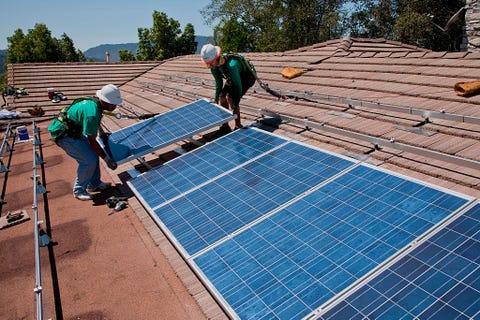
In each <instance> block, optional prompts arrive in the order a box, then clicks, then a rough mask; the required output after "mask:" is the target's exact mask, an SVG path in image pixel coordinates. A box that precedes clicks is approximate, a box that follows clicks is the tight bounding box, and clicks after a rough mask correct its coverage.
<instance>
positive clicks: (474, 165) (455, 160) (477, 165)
mask: <svg viewBox="0 0 480 320" xmlns="http://www.w3.org/2000/svg"><path fill="white" fill-rule="evenodd" d="M248 109H251V110H254V111H256V112H258V113H259V114H260V115H261V116H269V117H273V118H275V119H280V120H282V121H288V122H293V123H297V124H300V125H302V126H305V128H307V129H309V128H315V129H318V130H322V131H327V132H330V133H334V134H339V135H342V136H346V137H350V138H355V139H359V140H363V141H367V142H370V143H372V144H373V145H374V146H375V148H378V146H384V147H388V148H393V149H396V150H400V151H405V152H411V153H414V154H418V155H422V156H425V157H428V158H432V159H436V160H440V161H444V162H447V163H451V164H454V165H458V166H463V167H468V168H471V169H475V170H478V171H479V172H480V162H478V161H475V160H470V159H465V158H460V157H457V156H452V155H449V154H445V153H441V152H437V151H433V150H427V149H424V148H419V147H415V146H410V145H407V144H403V143H399V142H396V141H395V140H394V139H393V138H392V139H390V140H387V139H382V138H377V137H372V136H369V135H366V134H361V133H357V132H353V131H349V130H345V129H340V128H335V127H332V126H329V125H326V124H324V123H317V122H312V121H309V120H306V119H298V118H294V117H289V116H285V115H281V114H278V113H276V112H272V111H269V110H266V109H254V108H248Z"/></svg>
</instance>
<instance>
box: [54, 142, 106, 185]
mask: <svg viewBox="0 0 480 320" xmlns="http://www.w3.org/2000/svg"><path fill="white" fill-rule="evenodd" d="M57 145H58V146H59V147H60V148H62V149H63V150H64V151H65V152H66V153H67V155H69V156H70V157H72V158H73V159H75V160H76V161H77V163H78V168H77V178H76V179H75V183H74V185H73V193H74V194H78V193H82V192H85V191H86V190H87V188H94V187H97V186H98V185H99V184H100V183H101V180H100V161H99V157H98V155H97V154H96V153H95V151H93V149H92V148H91V147H90V144H89V143H88V140H87V138H85V137H84V138H82V139H73V138H70V137H64V138H62V139H60V140H58V141H57Z"/></svg>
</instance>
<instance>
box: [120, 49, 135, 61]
mask: <svg viewBox="0 0 480 320" xmlns="http://www.w3.org/2000/svg"><path fill="white" fill-rule="evenodd" d="M118 57H119V59H120V61H121V62H122V61H135V60H136V59H135V56H134V55H133V53H132V52H131V51H129V50H126V49H123V50H118Z"/></svg>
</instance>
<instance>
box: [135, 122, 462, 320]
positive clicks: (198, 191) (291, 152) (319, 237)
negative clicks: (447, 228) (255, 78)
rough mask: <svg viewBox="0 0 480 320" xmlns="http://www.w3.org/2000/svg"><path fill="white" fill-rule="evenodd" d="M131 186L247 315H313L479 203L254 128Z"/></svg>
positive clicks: (212, 283) (235, 310)
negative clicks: (471, 203) (456, 214)
mask: <svg viewBox="0 0 480 320" xmlns="http://www.w3.org/2000/svg"><path fill="white" fill-rule="evenodd" d="M165 184H168V186H164V185H165ZM129 185H130V186H131V187H132V188H133V190H134V192H135V194H136V195H137V196H138V197H139V199H140V200H141V202H142V203H143V204H144V205H145V207H146V208H147V209H148V210H149V212H150V214H151V215H152V217H153V218H154V219H155V220H156V221H157V223H158V224H159V225H160V226H161V227H162V229H163V230H164V231H165V233H166V234H167V235H168V236H169V237H170V238H171V240H172V242H173V243H174V244H175V245H176V246H177V248H178V249H179V250H180V252H182V254H183V255H184V257H185V258H186V259H187V261H189V263H190V264H191V265H192V267H193V268H194V269H195V270H196V271H197V273H199V274H200V275H201V277H202V279H203V280H204V281H205V283H206V284H207V286H208V287H209V288H210V289H211V291H212V292H214V294H215V295H217V297H218V299H219V301H223V303H224V304H225V308H226V309H227V310H229V312H230V313H231V315H232V317H235V318H237V317H238V318H241V319H300V318H302V317H305V316H309V315H312V314H315V312H316V311H317V309H318V308H319V307H321V306H322V305H323V304H324V303H326V302H327V301H330V300H331V299H333V298H334V297H335V296H336V295H338V294H339V293H341V292H342V291H344V290H346V289H347V288H349V286H351V285H352V284H354V283H355V282H356V281H358V280H359V279H361V278H362V277H364V276H365V275H366V274H368V273H370V272H371V271H372V270H373V269H375V268H377V267H379V266H381V265H382V264H384V263H385V261H389V259H390V258H392V257H394V256H396V255H398V252H401V251H402V250H403V249H404V248H406V247H408V246H409V245H410V244H411V243H412V242H414V241H415V239H418V237H420V236H422V235H424V234H425V233H426V232H427V231H429V230H431V229H433V228H434V227H435V226H436V225H437V224H438V223H441V222H442V221H444V219H446V218H447V217H449V216H450V215H451V214H452V213H454V212H456V211H458V210H459V209H460V208H462V207H464V206H465V205H466V204H467V202H468V201H470V200H471V199H470V198H468V197H466V196H462V195H457V194H452V193H449V192H447V191H445V190H440V189H439V188H435V187H433V186H427V185H424V184H421V183H418V182H415V181H411V180H408V179H405V178H403V177H400V176H397V175H393V174H390V173H388V172H386V171H382V170H378V169H376V168H373V167H370V166H367V165H362V164H358V163H355V162H353V161H350V160H347V159H345V158H343V157H340V156H335V155H332V154H330V153H327V152H323V151H321V150H318V149H314V148H310V147H307V146H305V145H303V144H299V143H296V142H293V141H288V140H285V139H282V138H278V137H276V136H275V135H272V134H270V133H266V132H262V131H260V130H257V129H253V128H246V129H243V130H237V131H235V132H233V133H231V134H229V135H227V136H225V137H222V138H221V139H218V140H216V141H215V142H214V143H210V144H207V145H205V146H203V147H201V148H199V149H197V150H195V151H193V152H192V153H190V154H186V155H184V156H181V157H179V158H177V159H175V160H172V161H171V162H169V163H167V164H166V165H164V166H162V167H158V168H156V169H154V171H153V173H151V174H148V173H147V174H145V175H143V176H140V177H139V178H138V179H137V178H136V179H133V180H132V181H130V182H129Z"/></svg>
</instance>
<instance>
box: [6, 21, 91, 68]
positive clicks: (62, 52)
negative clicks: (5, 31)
mask: <svg viewBox="0 0 480 320" xmlns="http://www.w3.org/2000/svg"><path fill="white" fill-rule="evenodd" d="M7 41H8V43H9V46H8V49H7V63H23V62H65V61H68V62H75V61H83V60H85V57H84V56H83V53H82V52H81V51H80V50H76V49H75V47H74V46H73V41H72V39H70V38H69V37H68V36H67V35H66V34H65V33H64V34H62V37H61V39H60V40H58V39H56V38H53V37H52V35H51V32H50V30H48V28H47V26H46V25H45V24H42V23H37V24H35V27H34V28H33V29H30V30H28V33H27V34H26V35H25V34H24V33H23V31H22V29H17V30H16V31H15V32H14V34H13V35H12V36H11V37H7Z"/></svg>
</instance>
